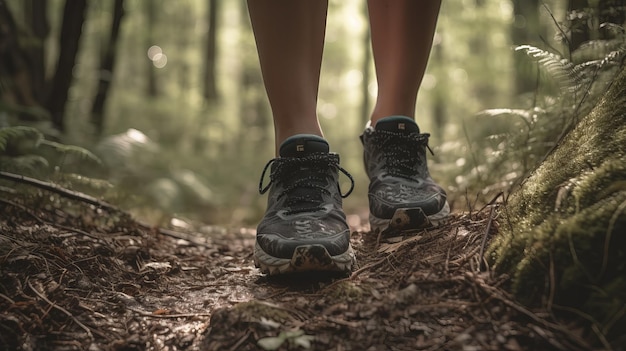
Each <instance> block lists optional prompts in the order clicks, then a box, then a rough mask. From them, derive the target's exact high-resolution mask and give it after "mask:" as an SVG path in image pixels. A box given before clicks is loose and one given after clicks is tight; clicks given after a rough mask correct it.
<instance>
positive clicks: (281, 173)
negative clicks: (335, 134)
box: [254, 116, 450, 275]
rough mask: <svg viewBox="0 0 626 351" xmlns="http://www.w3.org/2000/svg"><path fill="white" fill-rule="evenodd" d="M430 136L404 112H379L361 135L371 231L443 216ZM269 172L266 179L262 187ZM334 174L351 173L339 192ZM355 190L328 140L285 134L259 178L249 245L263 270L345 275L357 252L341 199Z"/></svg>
mask: <svg viewBox="0 0 626 351" xmlns="http://www.w3.org/2000/svg"><path fill="white" fill-rule="evenodd" d="M428 137H429V134H426V133H420V130H419V127H418V126H417V124H416V123H415V122H414V121H413V120H412V119H410V118H408V117H404V116H390V117H386V118H383V119H381V120H379V121H378V122H377V123H376V126H375V127H372V126H369V125H368V126H367V127H366V129H365V131H364V132H363V134H362V135H361V136H360V139H361V142H362V143H363V149H364V153H363V161H364V164H365V171H366V173H367V175H368V177H369V179H370V185H369V190H368V199H369V209H370V216H369V221H370V226H371V231H372V232H373V234H374V235H384V236H394V235H395V234H398V233H402V232H403V231H406V230H407V229H414V228H420V227H425V226H430V225H437V224H439V223H441V222H442V221H445V219H446V218H447V217H448V215H449V213H450V207H449V205H448V202H447V201H446V192H445V191H444V189H443V188H441V187H440V186H439V185H437V184H436V183H435V182H434V181H433V179H432V178H431V176H430V174H429V172H428V166H427V162H426V150H430V148H429V147H428ZM268 170H269V171H270V176H269V179H270V180H269V182H267V185H265V184H264V179H265V176H266V173H267V171H268ZM340 174H344V175H345V176H347V177H348V178H349V179H350V184H351V186H350V189H349V190H348V191H346V192H345V193H342V190H341V189H340V187H339V176H340ZM353 188H354V180H353V179H352V177H351V176H350V174H349V173H348V172H347V171H346V170H345V169H343V168H342V167H341V166H340V165H339V155H337V154H336V153H331V152H330V148H329V145H328V142H327V141H326V140H324V139H323V138H321V137H319V136H315V135H308V134H300V135H295V136H292V137H290V138H288V139H287V140H285V141H284V142H283V143H282V144H281V146H280V149H279V156H278V157H276V158H274V159H272V160H270V161H269V162H268V164H267V165H266V166H265V168H264V170H263V172H262V175H261V181H260V183H259V191H260V193H261V194H264V193H266V192H268V204H267V210H266V213H265V215H264V217H263V218H262V220H261V221H260V223H259V225H258V227H257V234H256V244H255V248H254V262H255V264H256V266H257V267H259V268H260V270H261V272H263V273H265V274H269V275H279V274H285V273H294V272H307V271H329V272H346V273H349V272H350V271H351V270H352V269H353V266H354V265H355V264H356V258H355V254H354V250H353V249H352V246H351V245H350V227H349V226H348V223H347V222H346V215H345V213H344V211H343V209H342V199H343V198H345V197H347V196H348V195H349V194H350V193H351V192H352V189H353Z"/></svg>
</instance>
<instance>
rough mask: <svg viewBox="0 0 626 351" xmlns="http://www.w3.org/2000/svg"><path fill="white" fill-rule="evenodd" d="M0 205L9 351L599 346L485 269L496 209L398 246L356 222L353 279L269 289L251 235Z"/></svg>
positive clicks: (1, 346)
mask: <svg viewBox="0 0 626 351" xmlns="http://www.w3.org/2000/svg"><path fill="white" fill-rule="evenodd" d="M0 200H1V201H0V267H1V268H0V350H5V349H6V350H44V349H45V350H47V349H53V350H93V351H96V350H183V349H185V350H272V349H279V350H305V349H309V350H585V349H587V348H586V347H585V343H584V341H583V340H582V339H581V338H580V337H579V336H577V334H576V333H575V332H573V331H572V330H574V329H573V328H572V327H571V325H566V324H565V323H567V321H564V322H562V323H559V322H558V321H555V320H554V319H552V318H551V317H550V314H548V313H546V312H545V311H543V310H529V309H526V308H524V307H522V306H521V305H519V304H517V303H516V302H515V301H514V300H513V299H512V298H511V297H510V296H509V295H508V294H507V293H506V291H505V290H504V289H503V286H505V285H506V284H507V277H502V276H500V277H497V276H494V275H493V274H492V273H490V272H489V271H488V270H487V271H484V272H480V271H479V269H478V267H479V262H480V261H479V252H480V250H481V247H482V246H481V245H482V242H483V238H484V237H485V235H486V228H487V226H488V224H489V222H490V219H489V213H488V211H485V212H483V213H479V214H472V215H470V214H457V215H455V216H454V217H453V218H452V220H451V222H450V223H449V224H448V225H446V226H444V227H440V228H437V229H431V230H423V231H419V232H416V233H412V234H411V235H410V236H407V237H405V238H399V239H398V240H397V241H396V242H394V243H383V244H378V243H377V242H376V241H377V240H376V238H373V237H370V236H369V235H368V233H367V232H366V230H367V227H366V226H362V225H355V226H354V233H353V245H354V247H355V249H356V251H357V255H358V256H357V258H358V263H359V266H358V270H356V271H355V272H353V274H352V275H351V276H350V277H329V276H307V277H286V278H279V279H269V278H267V277H265V276H262V275H261V274H260V273H259V272H258V270H257V269H256V268H254V266H253V263H252V257H251V254H252V247H253V244H254V232H253V230H250V229H234V230H227V229H223V228H218V227H205V228H197V229H194V230H190V231H188V233H187V234H185V233H182V232H180V230H179V231H178V232H173V231H167V230H157V229H153V228H147V227H145V226H142V225H140V224H138V223H136V222H135V221H133V220H131V219H130V218H127V217H125V216H120V215H112V214H109V213H98V212H97V211H93V210H91V209H89V208H90V207H89V206H86V205H83V204H76V203H75V202H74V203H68V202H63V201H62V202H61V204H60V205H59V206H51V205H50V203H48V202H46V203H42V202H39V203H35V202H32V201H31V200H29V201H28V202H29V203H28V204H26V203H24V202H23V201H22V200H19V199H10V200H9V199H4V200H2V199H0ZM56 201H57V200H55V203H57V202H56ZM60 208H63V210H60ZM72 213H73V214H72ZM353 219H354V218H353ZM353 222H354V221H353ZM358 222H359V221H358V220H357V221H356V222H355V223H358ZM361 222H362V223H363V222H364V221H361ZM496 230H497V228H496V226H495V222H492V224H491V230H490V233H489V236H491V235H493V234H494V233H495V231H496Z"/></svg>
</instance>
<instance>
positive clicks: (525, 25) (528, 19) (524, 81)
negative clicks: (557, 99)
mask: <svg viewBox="0 0 626 351" xmlns="http://www.w3.org/2000/svg"><path fill="white" fill-rule="evenodd" d="M540 6H541V5H540V3H539V0H515V1H513V14H514V18H515V21H514V22H513V25H512V26H511V39H512V42H513V45H515V46H517V45H529V44H533V43H537V42H539V41H540V37H541V29H540V28H541V26H540V21H539V7H540ZM513 65H514V68H515V77H514V84H515V93H517V94H523V93H528V92H532V91H535V90H536V88H537V74H536V72H537V69H536V65H535V64H532V63H531V61H530V60H528V57H526V55H525V54H524V53H521V52H517V51H514V52H513Z"/></svg>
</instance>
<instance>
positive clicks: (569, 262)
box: [488, 69, 626, 340]
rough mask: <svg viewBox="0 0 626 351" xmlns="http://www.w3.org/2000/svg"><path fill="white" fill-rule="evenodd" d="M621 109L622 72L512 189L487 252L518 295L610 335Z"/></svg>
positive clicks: (622, 196)
mask: <svg viewBox="0 0 626 351" xmlns="http://www.w3.org/2000/svg"><path fill="white" fill-rule="evenodd" d="M625 108H626V70H625V69H622V72H621V74H620V75H619V76H618V77H617V78H616V80H615V82H614V83H613V84H612V86H611V88H610V89H609V91H608V92H606V93H605V94H604V95H603V97H602V99H601V100H600V102H599V103H598V105H597V106H596V107H595V108H594V109H593V110H592V111H591V112H590V113H589V114H588V115H587V116H585V117H583V118H581V120H580V122H579V123H577V124H576V126H575V128H573V129H572V131H571V132H569V133H567V135H566V136H565V137H564V138H562V140H560V141H559V144H558V146H557V147H556V148H555V149H554V151H553V152H552V153H551V154H550V155H549V156H548V157H547V158H546V160H545V161H544V162H542V163H541V166H540V167H539V168H537V169H536V170H534V171H533V173H532V175H531V176H530V177H529V178H527V179H525V181H524V183H523V184H522V185H521V187H520V189H518V190H517V191H516V192H514V193H513V195H512V196H511V198H510V200H509V204H508V205H507V212H506V213H505V215H506V217H505V218H504V219H503V221H502V225H501V228H502V229H503V230H502V233H501V234H500V235H499V236H498V237H496V238H495V239H494V241H493V243H492V245H491V248H490V251H489V254H488V256H489V257H490V259H491V260H492V262H493V263H494V265H495V269H496V270H497V271H498V272H502V273H508V274H511V275H512V277H513V286H512V287H513V290H514V292H515V293H516V295H517V296H518V298H520V299H522V300H523V301H525V302H526V303H537V302H540V301H548V304H549V306H554V308H555V309H558V308H559V307H560V306H563V308H564V309H569V310H572V309H573V310H577V311H579V314H580V315H582V316H585V319H586V322H587V323H588V325H590V326H592V327H593V328H594V329H596V330H598V331H599V332H600V333H602V334H603V337H605V338H606V339H608V340H615V339H616V338H617V337H619V336H620V335H621V331H622V330H623V327H624V325H626V315H625V314H624V310H625V307H624V306H626V295H624V290H620V287H622V286H623V277H624V276H626V265H625V264H624V262H626V251H625V250H624V247H626V185H625V183H624V179H626V158H625V154H624V145H626V123H625V121H624V115H625V114H626V110H625ZM571 291H576V294H571Z"/></svg>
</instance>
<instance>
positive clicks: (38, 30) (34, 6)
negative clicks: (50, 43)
mask: <svg viewBox="0 0 626 351" xmlns="http://www.w3.org/2000/svg"><path fill="white" fill-rule="evenodd" d="M24 13H25V14H26V16H25V17H26V24H27V25H28V27H29V28H30V31H31V32H32V34H33V35H34V36H35V40H36V42H35V43H34V45H32V46H31V47H30V48H29V50H28V56H29V60H30V73H31V86H32V89H33V95H34V98H35V99H36V100H37V102H38V103H40V104H43V102H44V101H43V99H44V93H45V83H46V66H45V59H44V44H45V41H46V38H47V37H48V34H49V33H50V25H49V23H48V17H47V13H48V2H47V0H25V1H24Z"/></svg>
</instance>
